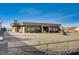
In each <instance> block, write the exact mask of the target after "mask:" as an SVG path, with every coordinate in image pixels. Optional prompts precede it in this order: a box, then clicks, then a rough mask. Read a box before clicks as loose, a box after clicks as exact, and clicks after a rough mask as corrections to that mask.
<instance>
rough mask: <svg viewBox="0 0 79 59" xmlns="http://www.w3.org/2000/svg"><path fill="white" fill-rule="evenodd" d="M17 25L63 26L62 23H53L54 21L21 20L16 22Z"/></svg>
mask: <svg viewBox="0 0 79 59" xmlns="http://www.w3.org/2000/svg"><path fill="white" fill-rule="evenodd" d="M12 24H13V23H12ZM16 24H17V25H22V26H23V25H47V26H48V25H50V26H61V24H53V23H38V22H20V23H16Z"/></svg>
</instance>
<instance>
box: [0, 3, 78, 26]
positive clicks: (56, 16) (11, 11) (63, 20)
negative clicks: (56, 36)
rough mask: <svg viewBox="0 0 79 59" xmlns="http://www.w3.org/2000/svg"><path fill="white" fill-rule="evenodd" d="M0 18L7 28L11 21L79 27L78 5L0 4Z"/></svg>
mask: <svg viewBox="0 0 79 59" xmlns="http://www.w3.org/2000/svg"><path fill="white" fill-rule="evenodd" d="M0 17H1V20H2V22H3V25H4V26H7V27H9V26H10V23H11V22H12V21H13V20H18V22H42V23H58V24H62V25H63V26H79V4H72V3H71V4H66V3H63V4H61V3H57V4H56V3H51V4H50V3H48V4H43V3H37V4H33V3H30V4H29V3H4V4H0Z"/></svg>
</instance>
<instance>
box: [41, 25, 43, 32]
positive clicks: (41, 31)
mask: <svg viewBox="0 0 79 59" xmlns="http://www.w3.org/2000/svg"><path fill="white" fill-rule="evenodd" d="M41 32H42V33H43V26H42V25H41Z"/></svg>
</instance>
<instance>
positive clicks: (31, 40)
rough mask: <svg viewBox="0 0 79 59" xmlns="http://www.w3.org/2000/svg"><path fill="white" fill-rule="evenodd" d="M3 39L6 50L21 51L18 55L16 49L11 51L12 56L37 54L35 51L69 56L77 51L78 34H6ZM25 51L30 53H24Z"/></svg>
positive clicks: (78, 48) (78, 47)
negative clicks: (6, 41) (6, 42)
mask: <svg viewBox="0 0 79 59" xmlns="http://www.w3.org/2000/svg"><path fill="white" fill-rule="evenodd" d="M5 39H8V48H15V47H18V49H19V50H22V51H20V52H19V53H17V52H18V51H19V50H17V49H16V51H13V50H11V51H13V54H15V52H16V54H34V53H36V54H38V53H37V51H41V53H40V54H43V53H45V54H69V53H72V52H75V51H78V50H79V45H78V44H79V33H68V35H62V34H61V33H14V32H6V33H5ZM20 47H21V48H20ZM26 47H28V48H26ZM27 50H28V51H31V52H32V53H31V52H30V53H25V51H26V52H27ZM32 50H33V51H32ZM23 51H24V53H22V52H23ZM10 54H12V52H11V53H10Z"/></svg>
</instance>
